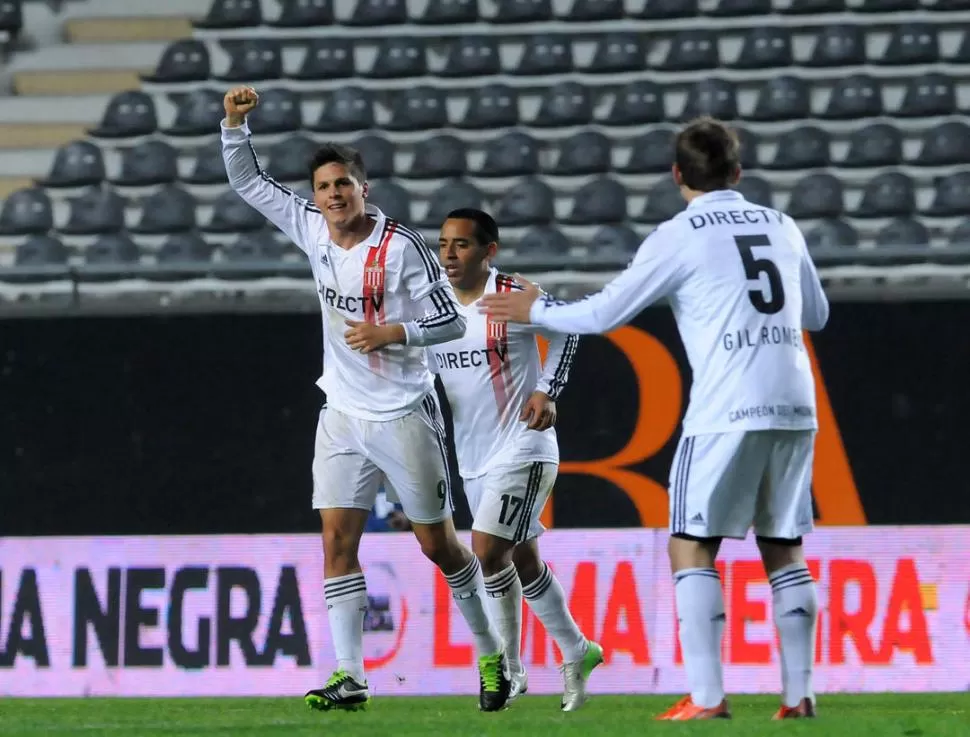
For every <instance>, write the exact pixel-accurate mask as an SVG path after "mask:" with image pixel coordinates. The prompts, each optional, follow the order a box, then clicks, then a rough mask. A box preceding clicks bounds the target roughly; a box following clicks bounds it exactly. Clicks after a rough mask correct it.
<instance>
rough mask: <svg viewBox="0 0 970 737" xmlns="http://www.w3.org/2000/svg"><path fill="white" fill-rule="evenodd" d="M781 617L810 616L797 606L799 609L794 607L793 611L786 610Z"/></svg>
mask: <svg viewBox="0 0 970 737" xmlns="http://www.w3.org/2000/svg"><path fill="white" fill-rule="evenodd" d="M781 616H783V617H808V616H811V615H810V614H809V613H808V612H807V611H805V610H804V609H803V608H802V607H800V606H799V607H795V608H794V609H790V610H788V611H787V612H785V613H784V614H782V615H781Z"/></svg>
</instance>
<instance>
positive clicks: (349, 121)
mask: <svg viewBox="0 0 970 737" xmlns="http://www.w3.org/2000/svg"><path fill="white" fill-rule="evenodd" d="M322 99H323V110H322V112H321V113H320V117H319V118H317V120H316V121H315V122H313V123H310V124H309V125H308V126H307V127H308V128H309V129H310V130H313V131H318V132H320V133H346V132H350V131H360V130H366V129H368V128H373V127H374V95H373V93H372V92H371V91H370V90H365V89H363V88H361V87H357V86H355V85H347V86H346V87H338V88H337V89H335V90H331V91H329V92H326V93H324V95H323V96H322Z"/></svg>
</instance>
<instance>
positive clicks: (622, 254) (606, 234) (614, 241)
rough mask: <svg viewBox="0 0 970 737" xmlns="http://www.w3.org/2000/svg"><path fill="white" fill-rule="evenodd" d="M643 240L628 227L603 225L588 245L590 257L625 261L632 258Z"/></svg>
mask: <svg viewBox="0 0 970 737" xmlns="http://www.w3.org/2000/svg"><path fill="white" fill-rule="evenodd" d="M642 242H643V238H642V237H641V236H640V234H639V233H637V232H636V231H635V230H634V229H633V228H631V227H630V226H629V225H603V226H602V227H600V228H598V229H597V230H596V232H595V233H594V234H593V238H592V240H591V241H590V243H589V248H590V254H589V255H590V256H592V257H594V258H599V259H620V260H622V259H627V258H630V257H632V256H633V255H634V254H635V253H636V252H637V249H638V248H639V247H640V244H641V243H642Z"/></svg>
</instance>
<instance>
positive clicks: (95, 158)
mask: <svg viewBox="0 0 970 737" xmlns="http://www.w3.org/2000/svg"><path fill="white" fill-rule="evenodd" d="M104 178H105V173H104V157H103V156H102V154H101V149H100V148H98V147H97V146H96V145H95V144H93V143H91V142H90V141H72V142H71V143H68V144H67V145H65V146H62V147H61V148H59V149H58V151H57V153H56V154H55V155H54V163H53V164H51V168H50V171H48V173H47V177H46V178H45V179H42V180H40V181H39V182H38V184H40V185H42V186H44V187H50V188H57V187H87V186H93V185H96V184H100V183H101V182H102V181H104Z"/></svg>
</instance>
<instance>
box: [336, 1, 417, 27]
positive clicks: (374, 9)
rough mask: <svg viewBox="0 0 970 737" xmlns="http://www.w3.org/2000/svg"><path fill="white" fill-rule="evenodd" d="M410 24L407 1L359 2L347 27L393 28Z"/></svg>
mask: <svg viewBox="0 0 970 737" xmlns="http://www.w3.org/2000/svg"><path fill="white" fill-rule="evenodd" d="M407 22H408V6H407V3H406V2H405V0H357V5H356V6H355V7H354V12H353V14H352V15H351V16H350V18H348V19H346V20H344V21H343V23H344V25H346V26H371V27H377V26H391V25H397V24H398V23H407Z"/></svg>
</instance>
